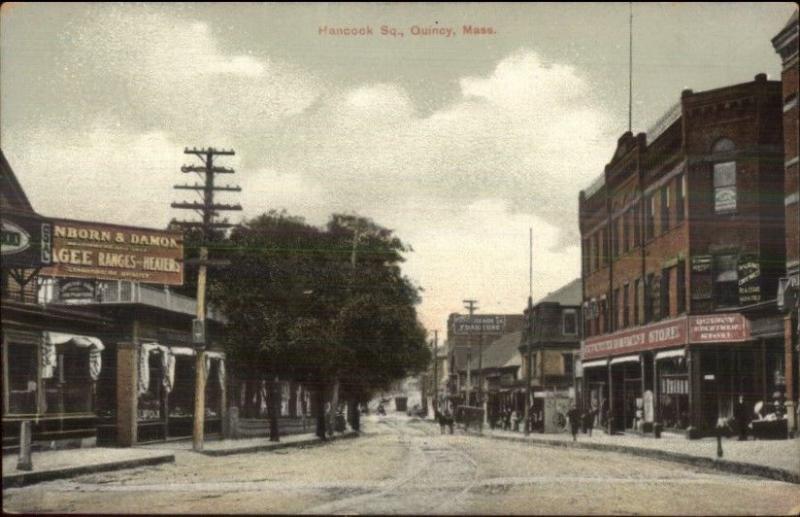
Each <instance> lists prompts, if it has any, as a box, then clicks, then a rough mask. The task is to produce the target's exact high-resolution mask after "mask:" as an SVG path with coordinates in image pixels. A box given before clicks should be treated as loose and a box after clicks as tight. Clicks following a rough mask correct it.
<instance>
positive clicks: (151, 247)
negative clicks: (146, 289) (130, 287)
mask: <svg viewBox="0 0 800 517" xmlns="http://www.w3.org/2000/svg"><path fill="white" fill-rule="evenodd" d="M52 226H53V230H52V231H53V264H52V266H51V267H48V268H45V269H43V270H42V274H43V275H50V276H55V277H70V278H94V279H98V280H131V281H138V282H144V283H151V284H167V285H181V284H183V263H182V262H181V260H182V259H183V236H182V234H181V233H180V232H171V231H163V230H152V229H147V228H135V227H128V226H116V225H110V224H102V223H91V222H84V221H72V220H67V219H54V220H52Z"/></svg>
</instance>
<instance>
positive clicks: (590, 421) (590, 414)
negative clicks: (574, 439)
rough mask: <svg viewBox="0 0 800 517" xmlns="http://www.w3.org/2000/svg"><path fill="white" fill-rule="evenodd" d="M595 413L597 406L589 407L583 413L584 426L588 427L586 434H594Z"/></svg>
mask: <svg viewBox="0 0 800 517" xmlns="http://www.w3.org/2000/svg"><path fill="white" fill-rule="evenodd" d="M595 415H597V408H595V407H594V406H592V407H591V408H589V410H588V411H587V412H586V413H585V414H584V415H583V427H584V429H586V434H588V435H589V436H592V429H593V428H594V418H595Z"/></svg>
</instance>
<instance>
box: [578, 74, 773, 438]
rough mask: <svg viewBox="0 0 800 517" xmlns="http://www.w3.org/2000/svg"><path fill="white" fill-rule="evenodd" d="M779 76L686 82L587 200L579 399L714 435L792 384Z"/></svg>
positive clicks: (620, 145)
mask: <svg viewBox="0 0 800 517" xmlns="http://www.w3.org/2000/svg"><path fill="white" fill-rule="evenodd" d="M781 106H782V102H781V84H780V83H779V82H776V81H767V78H766V75H764V74H759V75H757V76H756V77H755V80H754V81H752V82H749V83H744V84H738V85H733V86H729V87H724V88H718V89H715V90H709V91H705V92H692V91H691V90H685V91H684V92H683V93H682V95H681V99H680V101H679V102H678V103H677V104H676V105H675V106H674V107H673V108H672V109H670V110H669V111H668V112H667V113H666V114H665V115H664V116H663V117H662V118H661V120H659V121H658V122H657V123H656V125H655V127H654V128H652V129H651V131H650V132H649V134H644V133H640V134H638V135H636V136H634V135H633V134H631V133H630V132H628V133H625V134H623V135H622V136H621V137H620V138H619V140H618V142H617V148H616V150H615V152H614V155H613V157H612V158H611V161H610V162H609V163H608V165H606V167H605V170H604V173H603V175H602V176H601V177H600V178H599V179H598V180H597V181H595V182H594V183H593V184H592V185H591V186H590V187H589V188H588V189H586V190H585V191H582V192H581V193H580V197H579V205H580V208H579V210H580V223H579V224H580V232H581V237H582V243H581V244H582V246H581V249H582V276H583V315H584V317H583V325H584V336H585V338H584V340H583V342H582V352H581V355H582V366H583V376H584V387H585V390H584V396H585V399H584V404H585V405H587V406H588V405H595V406H596V407H597V408H598V409H599V410H600V418H601V423H603V424H605V425H607V426H608V428H609V430H610V431H612V432H615V431H625V430H633V429H637V430H640V431H641V430H648V429H649V428H651V427H652V424H653V423H654V422H658V423H661V424H662V425H663V426H664V427H666V428H675V429H690V428H691V429H690V436H695V435H701V434H703V433H707V432H710V431H711V430H713V429H714V427H715V426H716V425H717V422H718V419H719V418H720V417H731V416H732V415H733V409H734V404H735V402H736V400H737V399H738V396H739V395H742V396H744V397H745V404H746V407H747V408H753V406H754V404H755V403H756V402H757V401H768V400H771V399H772V393H773V392H774V391H775V390H781V389H783V384H784V383H785V381H784V376H783V374H782V371H783V368H784V365H783V358H784V354H783V324H782V321H781V318H780V315H779V314H778V311H777V307H776V301H775V299H776V292H777V289H778V280H779V278H780V277H781V276H782V275H783V274H784V271H785V246H784V243H783V240H782V239H780V240H776V239H775V238H774V236H775V235H783V234H784V232H785V226H784V207H783V203H782V202H781V200H782V199H783V187H784V186H783V145H782V144H783V142H782V128H781V123H780V121H781V110H782V107H781Z"/></svg>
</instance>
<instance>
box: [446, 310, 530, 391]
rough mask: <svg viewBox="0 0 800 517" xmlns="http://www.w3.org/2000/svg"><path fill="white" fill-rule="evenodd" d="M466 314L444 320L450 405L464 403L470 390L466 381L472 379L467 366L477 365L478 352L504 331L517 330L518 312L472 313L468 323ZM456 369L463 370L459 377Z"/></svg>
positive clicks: (504, 332) (519, 317)
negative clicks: (445, 321)
mask: <svg viewBox="0 0 800 517" xmlns="http://www.w3.org/2000/svg"><path fill="white" fill-rule="evenodd" d="M469 318H470V317H469V315H467V314H456V313H454V314H450V316H449V317H448V319H447V340H446V342H447V363H448V368H449V371H450V372H449V384H448V392H449V396H450V398H451V400H452V401H453V403H454V404H463V403H465V402H466V398H465V396H466V394H467V393H468V392H470V391H472V390H471V389H470V387H469V384H471V383H473V382H476V381H475V380H473V379H472V377H471V374H470V375H469V376H467V375H466V372H467V371H468V365H469V364H471V365H472V369H476V368H477V367H478V351H479V349H480V348H481V347H485V346H488V345H489V344H490V343H492V342H493V341H494V340H496V339H498V338H500V337H502V336H503V335H505V334H508V333H510V332H514V331H517V330H521V329H522V327H523V325H524V321H523V316H522V314H475V315H474V317H473V320H472V322H470V319H469ZM459 372H464V375H463V376H459Z"/></svg>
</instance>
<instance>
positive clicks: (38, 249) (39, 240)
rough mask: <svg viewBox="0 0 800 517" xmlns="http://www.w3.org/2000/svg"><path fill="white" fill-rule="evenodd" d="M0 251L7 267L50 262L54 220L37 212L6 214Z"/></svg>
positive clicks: (0, 234) (0, 236)
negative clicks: (40, 215)
mask: <svg viewBox="0 0 800 517" xmlns="http://www.w3.org/2000/svg"><path fill="white" fill-rule="evenodd" d="M0 253H1V254H2V260H3V265H4V266H6V267H18V268H31V269H33V268H37V267H42V266H46V265H48V264H50V262H51V259H52V239H51V226H50V222H49V221H47V220H46V219H42V218H41V217H38V216H35V215H17V214H13V213H9V214H3V218H2V232H0Z"/></svg>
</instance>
